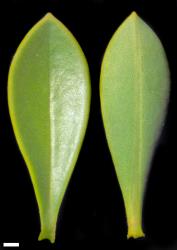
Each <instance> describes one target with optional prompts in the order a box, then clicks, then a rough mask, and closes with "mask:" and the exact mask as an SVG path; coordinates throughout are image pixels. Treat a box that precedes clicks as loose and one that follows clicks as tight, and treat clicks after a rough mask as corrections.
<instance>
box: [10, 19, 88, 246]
mask: <svg viewBox="0 0 177 250" xmlns="http://www.w3.org/2000/svg"><path fill="white" fill-rule="evenodd" d="M90 92H91V90H90V77H89V70H88V66H87V62H86V59H85V56H84V55H83V52H82V50H81V48H80V47H79V45H78V43H77V41H76V40H75V38H74V37H73V35H72V34H71V33H70V32H69V31H68V30H67V29H66V27H65V26H64V25H63V24H62V23H61V22H59V21H58V20H57V19H56V18H55V17H54V16H52V15H51V14H47V15H46V16H45V17H44V18H43V19H41V20H40V21H39V22H38V23H37V24H36V25H35V26H34V27H33V28H32V29H31V30H30V32H29V33H28V34H27V35H26V37H25V38H24V40H23V41H22V43H21V44H20V46H19V48H18V49H17V52H16V54H15V56H14V58H13V61H12V64H11V67H10V72H9V82H8V104H9V111H10V116H11V120H12V125H13V129H14V133H15V136H16V140H17V142H18V145H19V148H20V150H21V153H22V155H23V157H24V160H25V162H26V164H27V166H28V169H29V173H30V175H31V179H32V183H33V186H34V190H35V194H36V198H37V202H38V206H39V213H40V220H41V233H40V236H39V240H42V239H45V238H46V239H49V240H50V241H51V242H54V241H55V231H56V222H57V216H58V211H59V208H60V205H61V202H62V199H63V196H64V193H65V190H66V188H67V185H68V182H69V179H70V177H71V174H72V171H73V168H74V166H75V163H76V160H77V158H78V154H79V151H80V148H81V144H82V141H83V138H84V134H85V131H86V126H87V122H88V115H89V108H90Z"/></svg>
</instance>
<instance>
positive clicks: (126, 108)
mask: <svg viewBox="0 0 177 250" xmlns="http://www.w3.org/2000/svg"><path fill="white" fill-rule="evenodd" d="M169 87H170V81H169V69H168V64H167V59H166V56H165V53H164V49H163V47H162V44H161V42H160V40H159V39H158V37H157V36H156V35H155V33H154V32H153V31H152V29H151V28H150V27H149V26H148V25H147V24H146V23H145V22H144V21H143V20H142V19H141V18H140V17H138V16H137V15H136V13H135V12H133V13H132V14H131V15H130V16H129V17H128V18H127V19H126V20H125V21H124V22H123V24H122V25H121V26H120V28H119V29H118V30H117V31H116V32H115V34H114V35H113V37H112V39H111V41H110V43H109V45H108V47H107V49H106V52H105V56H104V59H103V63H102V68H101V78H100V97H101V109H102V116H103V122H104V127H105V132H106V137H107V141H108V145H109V149H110V152H111V155H112V160H113V163H114V165H115V169H116V174H117V177H118V180H119V183H120V187H121V190H122V194H123V199H124V203H125V209H126V215H127V223H128V238H129V237H134V238H137V237H142V236H144V233H143V230H142V206H143V195H144V190H145V184H146V180H147V175H148V171H149V167H150V164H151V160H152V156H153V152H154V149H155V146H156V143H157V140H158V137H159V135H160V132H161V130H162V127H163V123H164V118H165V115H166V108H167V103H168V98H169Z"/></svg>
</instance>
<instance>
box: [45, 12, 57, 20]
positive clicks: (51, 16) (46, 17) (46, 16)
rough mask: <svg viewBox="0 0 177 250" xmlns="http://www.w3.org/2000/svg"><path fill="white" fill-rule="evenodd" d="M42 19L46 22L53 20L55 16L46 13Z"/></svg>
mask: <svg viewBox="0 0 177 250" xmlns="http://www.w3.org/2000/svg"><path fill="white" fill-rule="evenodd" d="M44 19H46V20H55V19H56V18H55V16H54V15H53V14H52V13H51V12H48V13H47V14H46V15H45V16H44Z"/></svg>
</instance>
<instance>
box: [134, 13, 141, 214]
mask: <svg viewBox="0 0 177 250" xmlns="http://www.w3.org/2000/svg"><path fill="white" fill-rule="evenodd" d="M136 18H137V17H135V20H134V46H135V49H134V53H135V54H134V58H135V59H134V60H135V74H136V77H135V81H136V82H135V88H136V89H135V91H136V93H135V116H136V117H135V128H137V137H136V138H135V143H136V145H137V147H135V149H136V150H137V154H138V155H136V154H135V157H137V166H135V171H134V169H133V172H134V174H133V177H134V179H136V180H137V181H136V185H135V186H134V189H133V192H134V194H133V196H134V201H135V202H136V201H137V199H138V204H136V205H140V204H139V202H140V200H141V197H140V195H141V168H142V153H143V117H142V116H143V62H142V55H141V37H140V34H139V32H138V31H137V25H138V24H137V20H136ZM136 125H137V126H136ZM135 162H136V161H135ZM139 209H140V208H139ZM136 212H137V211H136ZM140 212H141V211H138V213H140Z"/></svg>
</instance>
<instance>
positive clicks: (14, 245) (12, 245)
mask: <svg viewBox="0 0 177 250" xmlns="http://www.w3.org/2000/svg"><path fill="white" fill-rule="evenodd" d="M3 247H19V242H11V243H9V242H4V243H3Z"/></svg>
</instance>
